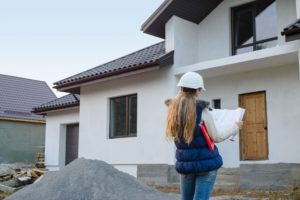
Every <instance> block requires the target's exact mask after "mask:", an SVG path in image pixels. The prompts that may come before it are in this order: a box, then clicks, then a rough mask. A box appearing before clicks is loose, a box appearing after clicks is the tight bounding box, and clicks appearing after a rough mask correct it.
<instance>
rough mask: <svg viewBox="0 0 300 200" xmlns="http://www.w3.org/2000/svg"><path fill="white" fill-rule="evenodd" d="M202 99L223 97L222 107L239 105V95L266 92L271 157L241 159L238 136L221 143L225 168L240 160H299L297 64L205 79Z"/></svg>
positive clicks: (291, 161) (299, 83) (299, 84)
mask: <svg viewBox="0 0 300 200" xmlns="http://www.w3.org/2000/svg"><path fill="white" fill-rule="evenodd" d="M205 83H206V85H205V86H206V89H207V91H205V92H204V93H203V99H206V100H209V101H211V100H212V99H221V106H222V108H229V109H230V108H236V107H238V96H239V94H244V93H251V92H256V91H266V104H267V105H266V107H267V120H268V144H269V160H266V161H251V162H250V161H249V162H246V161H243V162H240V160H239V139H238V137H237V140H236V141H235V142H231V141H226V142H224V143H220V144H219V145H218V147H219V150H220V153H221V155H222V156H223V158H224V167H238V166H239V164H240V163H279V162H283V163H300V157H299V156H296V155H297V154H298V152H299V148H298V147H299V145H298V142H299V141H300V134H299V122H300V107H299V102H300V81H299V79H298V66H297V65H291V66H282V67H277V68H269V69H263V70H257V71H252V72H245V73H239V74H233V75H229V76H222V77H215V78H210V79H205Z"/></svg>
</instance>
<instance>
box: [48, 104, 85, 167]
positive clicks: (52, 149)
mask: <svg viewBox="0 0 300 200" xmlns="http://www.w3.org/2000/svg"><path fill="white" fill-rule="evenodd" d="M78 122H79V109H78V108H74V109H67V110H61V111H55V112H50V113H48V114H47V122H46V137H45V140H46V141H45V164H46V166H47V168H48V169H49V170H58V169H59V168H61V167H63V166H64V165H65V152H66V125H68V124H75V123H78ZM79 138H80V136H79Z"/></svg>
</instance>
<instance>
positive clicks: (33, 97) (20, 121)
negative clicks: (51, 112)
mask: <svg viewBox="0 0 300 200" xmlns="http://www.w3.org/2000/svg"><path fill="white" fill-rule="evenodd" d="M55 98H56V96H55V95H54V93H53V92H52V90H51V89H50V88H49V86H48V85H47V84H46V82H44V81H37V80H31V79H26V78H20V77H15V76H8V75H2V74H0V163H1V162H34V161H35V156H36V152H37V151H42V150H43V147H44V144H45V122H46V118H45V117H44V116H41V115H36V114H33V113H31V111H32V108H33V107H35V106H38V105H40V104H41V103H43V102H45V101H50V100H52V99H55Z"/></svg>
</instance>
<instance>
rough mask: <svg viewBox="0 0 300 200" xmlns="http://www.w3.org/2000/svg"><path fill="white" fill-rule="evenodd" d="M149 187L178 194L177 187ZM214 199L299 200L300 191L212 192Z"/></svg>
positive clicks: (292, 189) (295, 189) (297, 189)
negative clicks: (222, 197)
mask: <svg viewBox="0 0 300 200" xmlns="http://www.w3.org/2000/svg"><path fill="white" fill-rule="evenodd" d="M149 185H150V186H151V187H153V188H155V189H157V190H160V191H161V192H165V193H176V194H179V193H180V191H179V185H178V184H173V185H167V186H158V185H153V184H149ZM212 196H214V197H218V196H226V197H232V198H233V199H239V198H235V197H243V198H247V197H248V198H249V199H250V198H251V199H252V198H254V199H269V200H300V189H299V188H291V189H287V190H280V191H257V190H232V191H222V190H214V191H213V195H212Z"/></svg>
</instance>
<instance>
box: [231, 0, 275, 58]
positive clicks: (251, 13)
mask: <svg viewBox="0 0 300 200" xmlns="http://www.w3.org/2000/svg"><path fill="white" fill-rule="evenodd" d="M232 22H233V24H232V31H233V32H232V41H233V42H232V46H233V50H232V53H233V54H241V53H246V52H249V51H255V50H260V49H265V48H269V47H274V46H276V45H277V13H276V2H275V0H257V1H254V2H251V3H248V4H246V5H242V6H239V7H236V8H233V9H232Z"/></svg>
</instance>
